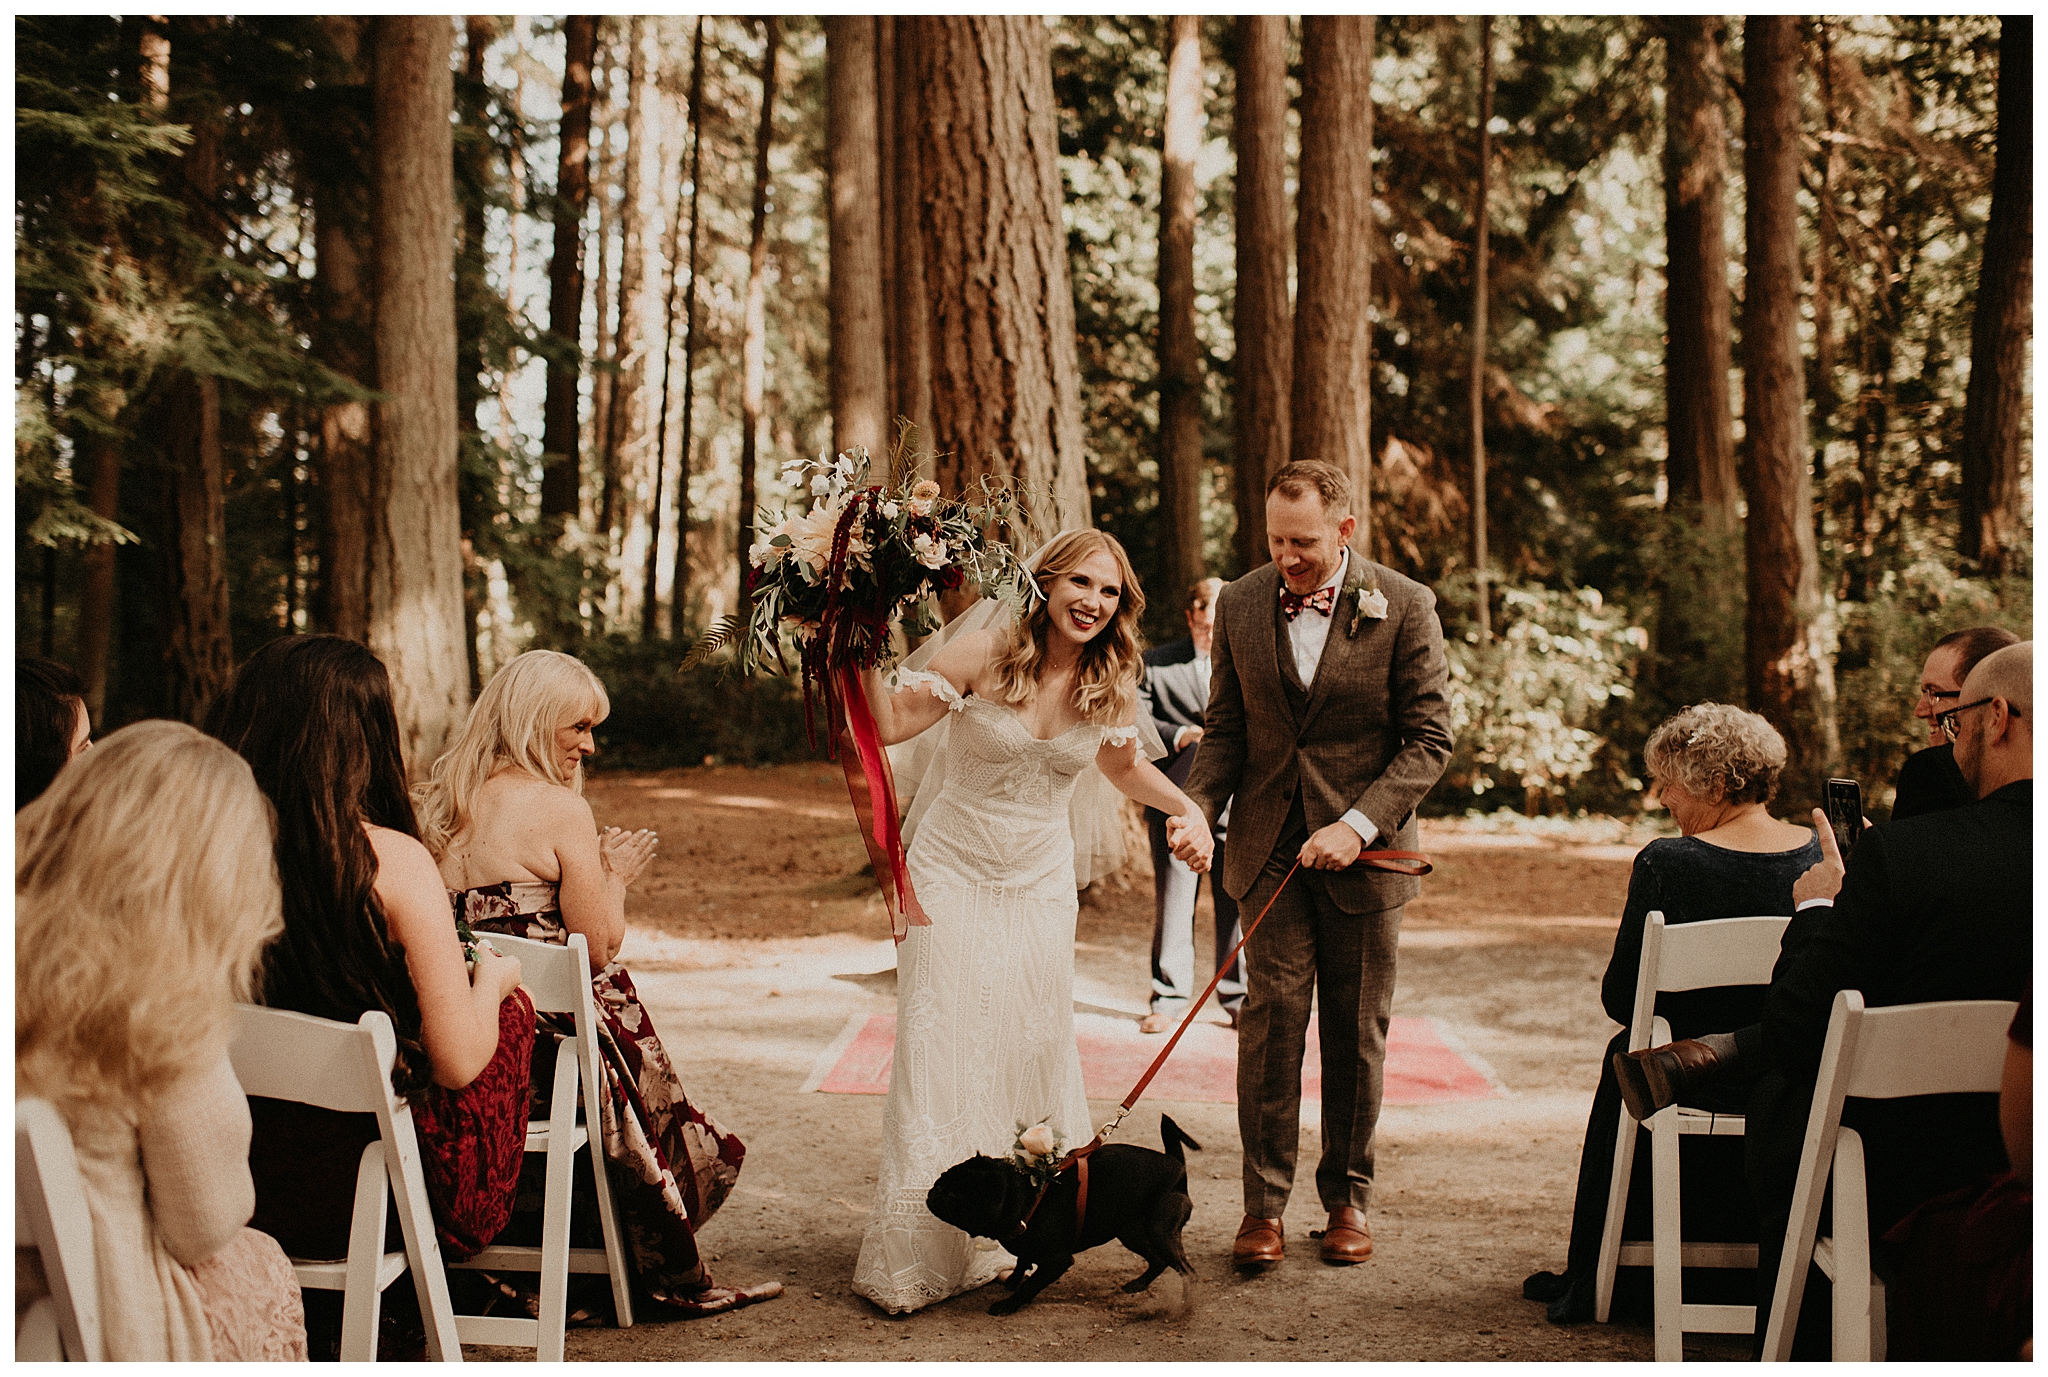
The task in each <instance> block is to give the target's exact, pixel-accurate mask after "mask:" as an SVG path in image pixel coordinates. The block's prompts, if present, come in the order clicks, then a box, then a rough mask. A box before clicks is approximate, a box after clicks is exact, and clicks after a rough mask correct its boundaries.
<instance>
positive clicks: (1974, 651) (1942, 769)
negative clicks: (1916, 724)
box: [1892, 626, 2019, 822]
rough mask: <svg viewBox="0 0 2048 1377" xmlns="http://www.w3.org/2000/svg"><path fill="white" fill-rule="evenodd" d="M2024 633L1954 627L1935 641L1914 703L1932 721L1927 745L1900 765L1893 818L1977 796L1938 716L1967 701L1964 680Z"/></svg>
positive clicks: (1953, 805) (1915, 711)
mask: <svg viewBox="0 0 2048 1377" xmlns="http://www.w3.org/2000/svg"><path fill="white" fill-rule="evenodd" d="M2018 640H2019V637H2017V636H2015V635H2013V634H2012V633H2011V632H2010V631H2006V630H2003V629H2001V628H1999V627H1996V626H1973V627H1971V628H1969V629H1968V630H1966V631H1951V632H1950V633H1949V634H1948V635H1946V636H1943V637H1942V638H1941V639H1940V640H1938V641H1936V642H1935V643H1934V649H1933V650H1932V651H1930V652H1928V655H1927V663H1926V665H1925V666H1923V667H1922V668H1921V670H1920V699H1919V701H1918V702H1916V703H1914V704H1913V716H1915V717H1917V718H1919V719H1920V720H1921V721H1923V722H1925V723H1926V724H1927V739H1928V742H1929V743H1930V744H1929V745H1928V746H1927V748H1926V749H1925V750H1921V751H1915V752H1914V753H1913V754H1911V755H1909V756H1907V757H1906V763H1905V764H1903V765H1901V766H1900V767H1899V778H1898V783H1897V784H1896V785H1895V786H1894V788H1893V790H1892V821H1893V822H1897V821H1899V820H1900V819H1902V818H1911V817H1917V816H1919V815H1920V814H1922V813H1937V812H1940V811H1941V810H1942V809H1944V808H1962V807H1966V806H1967V805H1969V804H1972V803H1975V802H1976V801H1977V796H1976V795H1975V794H1973V793H1971V792H1970V787H1969V785H1968V784H1966V783H1965V782H1964V780H1963V776H1962V774H1961V772H1959V771H1958V770H1957V769H1956V760H1955V749H1954V747H1953V746H1952V745H1951V744H1950V742H1949V739H1948V734H1947V733H1946V732H1944V731H1942V729H1941V723H1940V721H1939V720H1938V719H1939V717H1940V715H1941V714H1942V713H1944V712H1947V711H1948V710H1949V709H1950V708H1952V707H1954V706H1955V705H1956V704H1957V703H1958V702H1960V701H1961V693H1962V688H1963V680H1965V679H1967V678H1968V677H1969V676H1970V671H1971V670H1973V669H1975V668H1976V667H1977V662H1978V661H1979V660H1982V659H1983V658H1984V657H1985V656H1986V655H1989V654H1990V653H1991V652H1992V651H1994V650H2003V649H2004V648H2005V647H2007V646H2009V645H2013V644H2015V643H2016V642H2018Z"/></svg>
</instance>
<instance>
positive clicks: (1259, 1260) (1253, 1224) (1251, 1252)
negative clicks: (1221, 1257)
mask: <svg viewBox="0 0 2048 1377" xmlns="http://www.w3.org/2000/svg"><path fill="white" fill-rule="evenodd" d="M1286 1255H1287V1249H1286V1245H1285V1244H1284V1243H1282V1241H1281V1238H1280V1221H1279V1220H1277V1219H1261V1218H1259V1217H1258V1216H1257V1215H1255V1214H1248V1215H1246V1216H1245V1217H1244V1223H1242V1224H1240V1225H1238V1226H1237V1242H1235V1243H1233V1244H1231V1245H1230V1265H1231V1266H1233V1267H1270V1266H1271V1265H1272V1264H1274V1263H1276V1262H1278V1261H1279V1260H1280V1259H1281V1258H1283V1257H1285V1256H1286Z"/></svg>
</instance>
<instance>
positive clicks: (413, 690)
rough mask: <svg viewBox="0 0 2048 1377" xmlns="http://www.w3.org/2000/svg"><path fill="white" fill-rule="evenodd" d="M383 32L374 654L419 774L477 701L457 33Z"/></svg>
mask: <svg viewBox="0 0 2048 1377" xmlns="http://www.w3.org/2000/svg"><path fill="white" fill-rule="evenodd" d="M371 24H372V32H373V33H374V34H375V82H374V95H375V100H374V103H373V109H374V110H375V112H376V115H375V126H374V134H375V150H376V151H375V158H374V161H373V164H372V171H371V177H372V194H373V196H374V198H375V199H374V204H375V215H374V218H373V221H372V223H373V224H374V225H375V227H376V257H375V263H376V293H377V389H378V391H380V392H382V393H384V394H385V400H383V401H380V402H379V403H377V405H376V408H375V416H376V425H375V432H376V448H375V456H376V464H375V479H376V486H375V497H374V501H373V503H372V508H371V510H372V521H373V530H372V534H371V541H370V637H369V640H370V648H371V649H372V650H374V651H375V652H376V653H377V655H378V656H379V657H380V658H381V659H382V660H383V661H384V664H385V666H386V668H388V669H389V670H390V673H391V687H392V695H393V698H394V701H395V706H396V707H397V711H398V728H399V738H400V742H401V744H402V746H403V747H404V750H405V756H406V765H407V768H408V770H409V771H410V772H411V774H412V775H413V776H414V777H415V778H417V777H419V776H422V775H424V774H425V773H426V770H427V768H428V767H429V766H430V765H432V764H433V762H434V760H435V758H436V757H437V756H439V755H440V754H441V751H442V748H443V747H444V746H445V745H446V744H447V742H448V740H449V738H450V736H451V735H452V734H453V732H454V730H455V728H456V727H458V726H459V725H460V724H461V721H462V715H463V713H464V711H465V710H466V709H467V708H468V706H469V672H468V666H467V664H466V663H465V659H464V656H463V650H462V639H463V638H462V623H463V613H462V550H461V529H460V525H459V521H458V517H457V511H456V506H457V499H456V472H455V459H456V418H455V286H454V267H455V264H454V228H455V188H454V181H453V174H454V161H453V159H454V152H453V139H452V135H451V131H450V129H449V116H450V113H451V111H452V108H453V98H454V77H453V73H452V72H451V71H450V69H449V64H448V58H449V46H450V42H451V39H452V34H451V32H450V29H449V24H448V20H447V19H446V18H445V17H444V16H439V15H433V16H425V17H411V16H400V15H380V16H378V17H377V18H376V19H374V20H372V21H371Z"/></svg>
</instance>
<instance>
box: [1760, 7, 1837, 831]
mask: <svg viewBox="0 0 2048 1377" xmlns="http://www.w3.org/2000/svg"><path fill="white" fill-rule="evenodd" d="M1743 78H1744V105H1745V110H1746V114H1745V117H1744V120H1743V155H1742V156H1743V178H1744V181H1745V184H1746V188H1747V195H1746V202H1747V209H1746V213H1745V216H1744V223H1743V231H1744V241H1745V244H1744V253H1745V256H1746V260H1747V268H1748V271H1747V287H1746V294H1745V297H1744V301H1743V308H1742V363H1743V388H1742V391H1743V428H1744V431H1745V444H1746V445H1747V446H1748V459H1749V462H1748V464H1747V465H1746V476H1747V479H1748V482H1747V493H1748V498H1749V520H1748V523H1747V532H1746V540H1745V548H1746V552H1747V556H1748V566H1749V573H1748V587H1749V607H1748V612H1747V618H1746V623H1745V631H1746V636H1745V644H1746V647H1747V660H1748V681H1749V701H1750V706H1751V708H1752V709H1754V710H1755V711H1757V712H1759V713H1761V714H1762V715H1763V716H1764V717H1765V718H1766V719H1767V720H1769V722H1770V723H1771V725H1772V726H1774V727H1776V728H1777V729H1778V730H1779V732H1781V733H1782V734H1783V735H1784V737H1785V742H1786V745H1787V747H1788V748H1789V749H1790V752H1791V758H1792V759H1793V760H1795V761H1797V762H1799V768H1800V770H1801V771H1802V772H1804V773H1805V774H1807V775H1808V776H1813V777H1824V774H1823V773H1822V772H1824V771H1826V770H1829V769H1831V768H1832V767H1833V764H1834V761H1835V760H1836V758H1837V756H1838V755H1839V754H1840V749H1839V742H1838V741H1837V740H1836V739H1835V735H1836V734H1835V729H1834V668H1833V661H1832V658H1831V656H1830V655H1829V653H1828V650H1827V646H1826V644H1825V640H1826V638H1825V635H1824V628H1823V626H1822V620H1821V619H1822V607H1821V596H1820V558H1819V552H1818V549H1817V547H1816V542H1815V539H1814V531H1813V479H1812V471H1811V470H1810V469H1809V468H1808V466H1807V449H1806V377H1805V372H1804V369H1803V367H1802V365H1801V362H1800V354H1799V296H1800V283H1801V274H1800V265H1799V206H1798V202H1797V200H1796V194H1797V192H1798V188H1799V161H1800V156H1801V154H1800V146H1799V84H1798V79H1799V21H1798V19H1797V18H1796V17H1794V16H1782V15H1769V16H1765V15H1751V16H1750V17H1749V18H1748V20H1747V21H1746V23H1745V26H1744V30H1743ZM1795 797H1797V795H1796V794H1795Z"/></svg>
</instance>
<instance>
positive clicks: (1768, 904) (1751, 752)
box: [1522, 703, 1821, 1324]
mask: <svg viewBox="0 0 2048 1377" xmlns="http://www.w3.org/2000/svg"><path fill="white" fill-rule="evenodd" d="M1643 762H1644V764H1645V766H1646V767H1647V768H1648V773H1649V776H1650V780H1651V785H1652V788H1653V789H1654V791H1655V793H1656V794H1657V796H1658V797H1659V798H1660V800H1661V801H1662V803H1663V805H1664V806H1665V807H1666V808H1667V809H1669V810H1670V812H1671V819H1672V821H1673V822H1675V823H1677V824H1678V830H1679V832H1680V833H1681V835H1679V836H1676V837H1660V838H1658V839H1657V840H1656V841H1653V842H1651V843H1650V844H1649V845H1648V846H1645V847H1644V848H1643V849H1642V850H1641V851H1640V852H1638V853H1637V855H1636V860H1635V869H1634V872H1633V873H1632V874H1631V875H1630V877H1629V886H1628V902H1627V905H1626V907H1625V908H1624V909H1623V910H1622V915H1621V928H1620V930H1619V931H1618V932H1616V933H1615V935H1614V955H1613V957H1612V958H1611V959H1610V960H1609V961H1608V963H1607V974H1606V976H1605V978H1604V979H1602V981H1601V982H1600V1002H1601V1005H1602V1007H1604V1008H1605V1009H1606V1010H1607V1015H1608V1017H1610V1018H1612V1019H1613V1020H1614V1021H1615V1022H1617V1023H1619V1024H1621V1025H1622V1030H1621V1032H1619V1033H1617V1034H1616V1035H1615V1036H1614V1039H1613V1040H1612V1041H1611V1042H1609V1043H1608V1044H1607V1051H1606V1053H1605V1054H1604V1055H1602V1057H1601V1059H1600V1084H1599V1086H1598V1088H1597V1089H1596V1090H1595V1091H1594V1092H1593V1109H1592V1113H1591V1114H1590V1116H1589V1117H1588V1118H1587V1121H1586V1142H1585V1146H1584V1147H1583V1148H1582V1149H1581V1151H1580V1156H1579V1184H1578V1200H1577V1203H1576V1204H1575V1205H1574V1207H1573V1209H1572V1237H1571V1247H1570V1251H1569V1252H1568V1253H1567V1255H1566V1260H1565V1270H1564V1272H1563V1274H1562V1275H1560V1274H1558V1273H1555V1272H1538V1273H1536V1274H1535V1275H1533V1276H1531V1277H1529V1278H1528V1280H1526V1281H1525V1282H1523V1283H1522V1294H1523V1296H1525V1297H1526V1298H1527V1299H1529V1300H1536V1301H1545V1302H1548V1303H1549V1307H1550V1308H1549V1317H1550V1320H1551V1322H1552V1323H1554V1324H1572V1323H1575V1322H1577V1321H1580V1320H1589V1319H1591V1318H1592V1317H1593V1280H1594V1276H1593V1274H1594V1271H1595V1269H1596V1267H1597V1264H1598V1262H1599V1258H1600V1234H1601V1226H1602V1224H1603V1222H1604V1221H1605V1217H1606V1212H1607V1195H1608V1185H1609V1181H1610V1179H1611V1177H1612V1174H1613V1170H1614V1143H1615V1131H1616V1129H1617V1128H1618V1127H1619V1126H1620V1123H1621V1112H1622V1086H1621V1084H1620V1082H1619V1081H1618V1080H1617V1078H1616V1074H1615V1060H1616V1058H1617V1056H1619V1055H1621V1054H1623V1053H1626V1052H1627V1050H1628V1022H1629V1020H1630V1018H1631V1017H1633V1016H1634V1012H1635V993H1636V975H1637V970H1638V967H1639V966H1640V965H1641V962H1642V951H1643V929H1644V926H1645V923H1646V922H1647V920H1648V917H1649V915H1650V914H1651V913H1653V912H1659V911H1661V912H1662V913H1663V915H1664V922H1665V924H1666V925H1667V926H1672V925H1676V924H1679V923H1697V922H1703V921H1706V920H1708V919H1713V918H1740V917H1746V916H1748V915H1751V914H1790V913H1791V912H1792V907H1793V902H1792V885H1793V883H1794V881H1796V880H1797V879H1798V878H1799V876H1800V875H1801V874H1803V873H1804V872H1805V871H1806V869H1807V867H1809V866H1811V865H1814V864H1816V863H1817V862H1818V861H1819V860H1820V859H1821V849H1820V844H1819V842H1818V841H1817V840H1816V839H1815V837H1814V835H1813V831H1812V829H1811V828H1806V827H1797V826H1794V825H1793V824H1791V823H1787V822H1780V821H1779V820H1778V819H1776V818H1773V817H1772V816H1771V815H1770V811H1769V808H1770V802H1771V799H1772V797H1773V796H1774V795H1775V794H1776V793H1777V791H1778V778H1779V776H1780V775H1781V774H1782V773H1783V771H1784V769H1785V741H1784V738H1783V737H1781V736H1779V735H1778V733H1777V730H1776V729H1775V728H1773V727H1772V726H1771V724H1770V723H1768V722H1766V721H1764V719H1763V718H1761V717H1758V716H1757V715H1756V714H1755V713H1752V712H1744V711H1743V710H1742V709H1740V708H1734V707H1729V706H1728V705H1727V704H1725V703H1700V704H1697V705H1695V706H1693V707H1689V708H1686V709H1685V710H1683V711H1682V712H1680V713H1678V715H1677V716H1675V717H1672V718H1671V719H1670V720H1669V721H1667V722H1665V723H1663V724H1662V725H1661V726H1659V727H1658V728H1657V729H1656V730H1655V731H1653V732H1651V733H1650V739H1649V740H1648V742H1646V743H1645V744H1644V746H1643ZM1766 988H1767V987H1765V986H1762V985H1748V986H1728V987H1723V988H1718V989H1706V990H1688V991H1683V992H1672V993H1665V994H1660V995H1658V996H1657V1013H1658V1015H1659V1016H1660V1017H1662V1018H1664V1019H1665V1020H1666V1021H1668V1022H1669V1023H1670V1025H1671V1030H1672V1036H1673V1037H1674V1038H1686V1037H1697V1036H1699V1035H1701V1034H1707V1033H1715V1032H1717V1031H1718V1030H1720V1029H1726V1028H1740V1029H1744V1030H1745V1031H1746V1032H1748V1031H1752V1030H1753V1029H1754V1025H1757V1024H1759V1023H1761V1021H1762V1018H1763V1009H1764V996H1765V992H1766ZM1729 1036H1739V1035H1729ZM1731 1060H1734V1058H1731ZM1756 1064H1757V1063H1756V1062H1755V1061H1754V1060H1753V1059H1752V1060H1751V1061H1750V1065H1751V1066H1752V1067H1754V1066H1756ZM1752 1080H1753V1076H1744V1075H1742V1074H1740V1073H1733V1074H1728V1075H1723V1076H1720V1077H1718V1078H1716V1080H1715V1081H1714V1082H1713V1084H1712V1086H1711V1088H1710V1089H1707V1090H1704V1091H1703V1092H1702V1094H1703V1095H1704V1097H1705V1099H1707V1100H1712V1101H1713V1102H1712V1103H1705V1102H1704V1100H1703V1101H1702V1104H1701V1107H1702V1108H1707V1109H1715V1110H1721V1111H1725V1112H1728V1113H1741V1112H1742V1109H1743V1106H1744V1104H1745V1103H1746V1102H1747V1100H1748V1098H1749V1091H1750V1085H1751V1081H1752ZM1731 1141H1732V1140H1731ZM1733 1168H1734V1174H1735V1180H1736V1182H1737V1183H1738V1188H1739V1182H1740V1161H1739V1159H1737V1160H1735V1161H1734V1162H1733Z"/></svg>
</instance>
